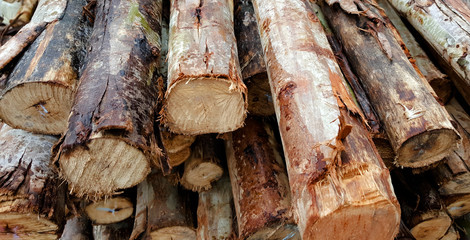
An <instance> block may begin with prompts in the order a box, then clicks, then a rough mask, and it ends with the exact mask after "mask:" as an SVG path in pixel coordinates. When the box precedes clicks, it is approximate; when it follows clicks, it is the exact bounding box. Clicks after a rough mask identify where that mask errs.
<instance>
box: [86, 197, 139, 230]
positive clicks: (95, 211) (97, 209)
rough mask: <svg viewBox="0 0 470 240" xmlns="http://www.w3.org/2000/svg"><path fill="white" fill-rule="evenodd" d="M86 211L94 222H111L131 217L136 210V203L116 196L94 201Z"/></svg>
mask: <svg viewBox="0 0 470 240" xmlns="http://www.w3.org/2000/svg"><path fill="white" fill-rule="evenodd" d="M85 211H86V213H87V215H88V217H89V218H90V220H92V221H93V223H94V224H111V223H117V222H120V221H122V220H125V219H127V218H129V217H130V216H131V215H132V213H133V212H134V204H132V202H131V201H130V200H129V199H127V198H124V197H115V198H111V199H104V200H101V201H99V202H95V203H92V204H90V205H88V206H87V207H86V208H85Z"/></svg>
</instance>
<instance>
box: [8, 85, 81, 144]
mask: <svg viewBox="0 0 470 240" xmlns="http://www.w3.org/2000/svg"><path fill="white" fill-rule="evenodd" d="M73 96H74V93H73V91H72V89H71V88H69V87H65V86H64V85H61V84H57V83H53V82H48V83H44V82H32V83H25V84H21V85H18V86H16V87H14V88H12V89H10V90H9V91H7V92H5V93H4V94H3V95H2V96H1V98H0V118H1V119H3V120H4V121H5V122H6V123H7V124H8V125H10V126H12V127H13V128H21V129H24V130H27V131H30V132H34V133H42V134H56V135H57V134H62V133H63V132H64V131H65V130H66V129H67V119H68V117H69V114H70V109H71V108H72V102H73Z"/></svg>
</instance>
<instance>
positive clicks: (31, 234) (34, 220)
mask: <svg viewBox="0 0 470 240" xmlns="http://www.w3.org/2000/svg"><path fill="white" fill-rule="evenodd" d="M17 200H18V199H17ZM26 201H28V200H26ZM8 202H9V201H7V202H6V204H9V203H8ZM3 204H4V203H2V205H3ZM0 228H1V229H2V232H1V233H0V239H31V240H32V239H34V240H36V239H39V240H42V239H44V240H45V239H57V237H58V236H57V235H56V234H55V233H56V231H57V230H58V226H57V225H56V224H55V223H53V222H51V221H49V220H47V219H45V218H43V217H41V216H40V215H38V214H34V213H24V214H21V213H0ZM9 236H11V238H10V237H9Z"/></svg>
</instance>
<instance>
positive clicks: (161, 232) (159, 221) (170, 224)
mask: <svg viewBox="0 0 470 240" xmlns="http://www.w3.org/2000/svg"><path fill="white" fill-rule="evenodd" d="M189 200H190V199H189V198H187V197H185V196H184V192H182V189H181V188H179V187H178V186H174V185H173V184H172V183H171V182H170V181H169V180H168V179H167V178H166V177H164V176H163V175H162V174H161V173H157V172H152V173H151V174H150V175H149V176H148V177H147V179H146V180H145V181H143V182H142V183H140V184H139V185H138V186H137V206H136V214H135V221H134V228H133V230H132V235H131V237H130V239H131V240H134V239H139V236H141V237H142V239H146V237H148V238H150V239H153V240H155V239H162V240H166V239H180V240H194V239H196V231H195V230H194V224H193V218H192V214H191V211H190V208H189Z"/></svg>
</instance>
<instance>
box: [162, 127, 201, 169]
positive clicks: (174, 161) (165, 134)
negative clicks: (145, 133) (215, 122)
mask: <svg viewBox="0 0 470 240" xmlns="http://www.w3.org/2000/svg"><path fill="white" fill-rule="evenodd" d="M160 135H161V138H162V143H163V146H164V147H165V150H166V153H167V154H168V158H169V164H170V166H171V167H175V166H178V165H180V164H182V163H183V162H184V161H186V159H188V158H189V156H190V155H191V145H192V144H193V142H194V141H195V140H196V136H192V135H181V134H175V133H171V132H170V131H168V130H166V129H160Z"/></svg>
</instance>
